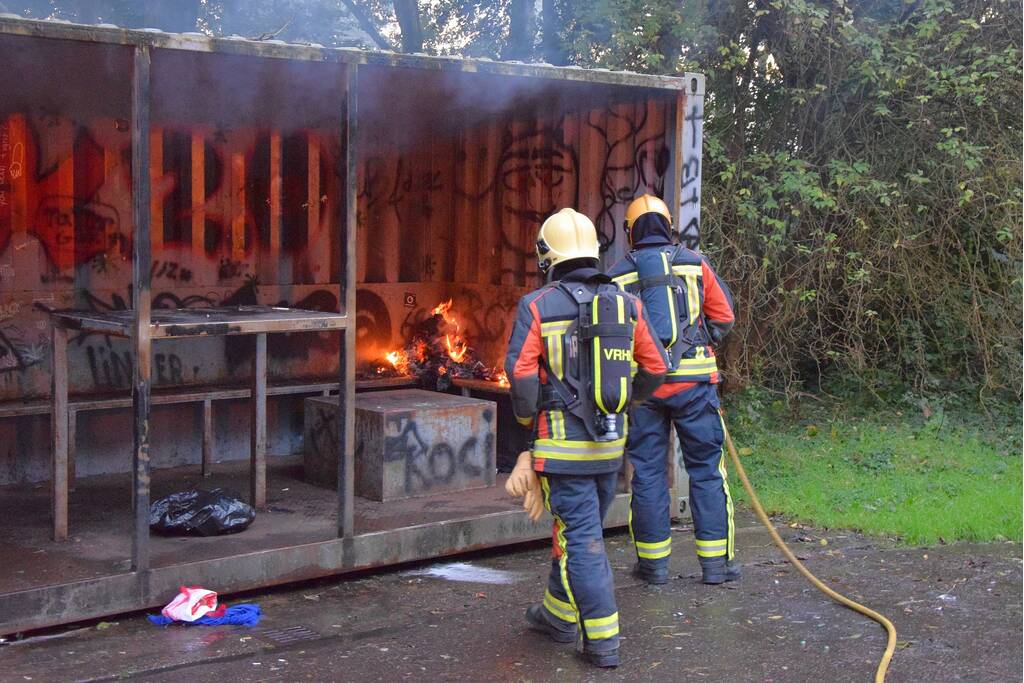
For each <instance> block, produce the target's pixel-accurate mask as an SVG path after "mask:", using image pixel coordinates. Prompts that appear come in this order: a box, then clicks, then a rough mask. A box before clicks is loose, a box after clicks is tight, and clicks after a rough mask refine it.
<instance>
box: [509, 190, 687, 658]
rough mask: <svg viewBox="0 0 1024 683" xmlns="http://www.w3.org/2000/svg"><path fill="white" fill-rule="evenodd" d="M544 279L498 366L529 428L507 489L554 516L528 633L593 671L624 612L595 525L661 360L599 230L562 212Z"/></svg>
mask: <svg viewBox="0 0 1024 683" xmlns="http://www.w3.org/2000/svg"><path fill="white" fill-rule="evenodd" d="M537 258H538V261H539V265H540V268H541V270H542V271H544V272H545V273H547V275H548V283H547V284H546V285H544V286H543V287H541V288H540V289H537V290H535V291H533V292H530V293H529V294H527V295H526V296H524V297H523V298H522V299H520V301H519V309H518V312H517V314H516V320H515V324H514V325H513V328H512V336H511V338H510V339H509V345H508V355H507V357H506V359H505V371H506V373H507V374H508V378H509V382H510V395H511V399H512V407H513V409H514V412H515V415H516V419H517V420H519V422H520V423H521V424H523V425H524V426H526V427H528V428H529V429H530V430H531V435H532V439H533V445H532V449H531V451H528V452H524V453H522V454H521V455H520V456H519V461H518V462H517V464H516V467H515V469H514V470H513V472H512V474H511V475H510V477H509V480H508V483H507V485H506V489H507V490H508V491H509V493H510V494H512V495H514V496H521V495H525V496H526V501H525V502H524V506H525V507H526V508H527V510H528V511H530V512H531V514H532V515H533V516H534V517H535V518H536V517H539V516H540V503H541V501H543V505H544V506H545V507H547V509H548V510H549V511H550V512H551V515H552V517H554V533H553V542H554V543H553V545H554V547H553V557H554V559H553V560H552V563H551V573H550V576H549V578H548V586H547V590H546V591H545V593H544V599H543V601H542V602H540V603H538V604H536V605H533V606H531V607H530V608H529V609H528V610H527V612H526V619H527V621H528V622H529V624H530V627H531V628H533V629H535V630H539V631H541V632H543V633H545V634H547V635H548V636H550V637H551V638H552V639H554V640H555V641H556V642H563V643H570V642H573V641H577V639H578V642H579V643H580V649H581V651H582V654H583V656H584V657H585V658H586V659H587V660H588V661H589V662H590V663H592V664H594V665H596V666H600V667H614V666H618V663H619V614H618V609H617V608H616V605H615V595H614V586H613V584H612V572H611V567H610V566H609V564H608V557H607V555H606V554H605V550H604V537H603V531H602V522H603V520H604V516H605V513H606V512H607V511H608V507H609V505H611V503H612V501H613V500H614V498H615V486H616V482H617V479H618V471H619V469H620V468H621V467H622V452H623V449H624V448H625V445H626V426H627V425H626V414H625V412H626V408H627V406H628V405H629V403H630V401H631V400H643V399H645V398H647V397H648V396H650V395H651V393H652V392H653V391H654V390H655V389H656V388H657V387H658V386H659V385H660V384H661V382H662V380H663V379H664V375H665V371H666V370H667V368H668V360H667V357H666V356H665V350H664V349H663V348H662V346H661V344H660V343H659V342H658V341H657V340H656V339H655V338H654V336H653V335H652V334H651V326H650V323H649V322H648V320H647V316H646V314H645V313H644V308H643V305H642V304H641V302H640V300H639V299H637V298H636V297H634V296H633V295H631V294H627V293H625V292H623V291H621V290H620V289H619V288H618V287H616V286H615V285H614V284H612V282H611V280H610V279H609V278H608V277H607V276H606V275H604V274H602V273H601V271H599V270H598V269H597V265H598V262H597V259H598V242H597V231H596V230H595V229H594V224H593V223H591V221H590V219H588V218H587V217H586V216H584V215H583V214H580V213H577V212H576V211H573V210H572V209H562V210H561V211H559V212H558V213H556V214H555V215H553V216H551V217H550V218H548V219H547V220H546V221H544V224H543V225H542V226H541V228H540V231H539V232H538V234H537Z"/></svg>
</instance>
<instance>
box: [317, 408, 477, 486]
mask: <svg viewBox="0 0 1024 683" xmlns="http://www.w3.org/2000/svg"><path fill="white" fill-rule="evenodd" d="M355 407H356V411H355V412H356V434H355V437H356V439H355V442H356V445H355V488H356V495H358V496H361V497H363V498H369V499H370V500H376V501H389V500H397V499H401V498H412V497H415V496H424V495H430V494H434V493H444V492H451V491H465V490H467V489H475V488H483V487H486V486H493V485H494V479H495V471H496V470H495V467H496V461H495V458H496V453H495V438H494V435H495V426H496V421H497V406H496V405H495V404H494V402H492V401H482V400H480V399H475V398H466V397H463V396H453V395H451V394H442V393H437V392H433V391H422V390H419V389H401V390H397V391H380V392H372V393H366V394H360V395H358V396H357V397H356V406H355ZM305 415H306V425H305V450H304V453H305V455H304V464H305V470H306V478H307V479H308V480H309V481H311V482H313V483H316V484H321V485H326V486H331V487H333V486H335V485H336V482H337V463H338V459H337V452H338V440H337V424H338V417H337V415H338V399H337V398H334V397H317V398H308V399H306V411H305Z"/></svg>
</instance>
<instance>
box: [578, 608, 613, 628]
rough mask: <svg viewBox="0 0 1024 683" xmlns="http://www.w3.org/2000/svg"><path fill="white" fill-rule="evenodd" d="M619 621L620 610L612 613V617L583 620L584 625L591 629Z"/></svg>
mask: <svg viewBox="0 0 1024 683" xmlns="http://www.w3.org/2000/svg"><path fill="white" fill-rule="evenodd" d="M618 623H619V613H618V612H616V613H615V614H613V615H611V616H610V617H598V618H597V619H584V620H583V625H584V626H586V627H587V629H588V630H589V629H591V628H598V627H601V626H611V625H612V624H618Z"/></svg>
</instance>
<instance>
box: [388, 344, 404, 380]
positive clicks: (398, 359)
mask: <svg viewBox="0 0 1024 683" xmlns="http://www.w3.org/2000/svg"><path fill="white" fill-rule="evenodd" d="M384 358H386V359H387V361H388V362H389V363H391V366H392V367H393V368H394V369H395V370H398V371H399V372H400V373H402V374H403V375H407V374H409V354H407V353H406V352H405V351H403V350H401V349H398V350H396V351H388V352H387V353H386V354H384Z"/></svg>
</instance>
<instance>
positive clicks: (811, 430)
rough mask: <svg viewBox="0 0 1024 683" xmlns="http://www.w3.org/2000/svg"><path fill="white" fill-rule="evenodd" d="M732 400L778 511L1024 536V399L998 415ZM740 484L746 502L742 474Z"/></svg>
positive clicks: (859, 523) (735, 420) (768, 504)
mask: <svg viewBox="0 0 1024 683" xmlns="http://www.w3.org/2000/svg"><path fill="white" fill-rule="evenodd" d="M727 405H728V406H729V410H728V413H727V420H728V421H729V424H730V430H731V432H730V433H731V434H732V436H733V440H734V441H735V442H736V447H737V448H738V449H739V450H740V453H741V455H742V460H743V464H744V467H745V468H746V470H747V473H748V475H749V476H750V479H751V482H752V483H753V485H754V489H755V491H757V494H758V497H759V498H760V499H761V502H762V504H763V505H764V506H765V508H766V510H768V512H769V514H781V515H783V516H786V517H788V518H790V519H792V520H795V521H802V522H809V523H813V524H815V525H818V526H823V527H827V528H846V529H855V530H857V531H862V532H865V533H868V534H875V535H882V536H888V537H893V538H895V539H897V540H898V541H900V542H903V543H907V544H911V545H929V544H936V543H941V542H954V541H960V540H964V541H1005V540H1014V541H1018V542H1019V541H1020V540H1021V535H1022V529H1021V494H1022V489H1021V487H1022V482H1021V472H1022V469H1021V466H1022V463H1021V427H1020V425H1021V412H1020V405H1019V404H1017V405H1014V404H999V405H997V406H996V407H995V410H993V409H992V407H989V410H990V411H992V412H990V414H981V413H980V410H978V409H974V410H972V409H969V408H968V409H965V408H963V406H957V407H956V408H955V409H954V408H953V407H952V406H951V405H947V406H946V407H945V410H943V409H942V406H941V405H940V406H938V407H935V406H934V405H931V406H928V407H926V408H924V409H923V411H922V409H921V406H922V405H924V404H923V403H922V404H919V406H918V407H916V408H911V409H910V410H900V409H898V408H880V407H877V406H876V407H874V408H868V409H864V408H857V409H849V408H845V407H844V406H843V405H842V404H839V403H830V404H816V405H814V406H812V407H808V406H806V404H805V405H804V406H802V410H801V412H800V414H798V415H793V414H790V413H788V412H786V409H785V408H784V407H783V406H782V404H781V403H780V402H775V403H771V404H766V402H765V401H761V400H758V399H757V398H756V397H754V396H751V395H750V394H747V395H745V396H742V397H734V398H732V399H730V400H729V401H727ZM783 413H786V414H783ZM926 416H927V417H926ZM732 490H733V492H734V494H735V495H736V498H737V499H739V500H741V501H744V502H746V499H747V496H746V492H745V491H743V488H742V486H741V485H740V484H739V482H738V481H737V478H736V477H734V478H733V485H732Z"/></svg>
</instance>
